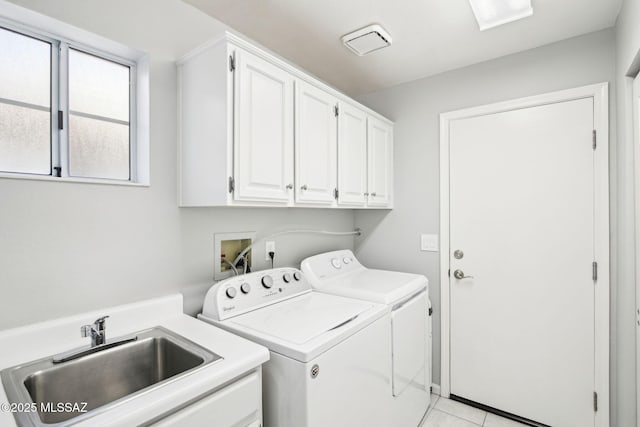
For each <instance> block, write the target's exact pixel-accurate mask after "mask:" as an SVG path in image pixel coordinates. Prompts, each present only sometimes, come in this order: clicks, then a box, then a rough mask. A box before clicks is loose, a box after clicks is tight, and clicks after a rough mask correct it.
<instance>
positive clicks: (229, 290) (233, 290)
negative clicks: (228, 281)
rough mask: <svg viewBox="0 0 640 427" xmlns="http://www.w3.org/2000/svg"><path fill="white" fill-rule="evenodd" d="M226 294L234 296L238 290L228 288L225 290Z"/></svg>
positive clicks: (230, 296)
mask: <svg viewBox="0 0 640 427" xmlns="http://www.w3.org/2000/svg"><path fill="white" fill-rule="evenodd" d="M225 293H226V294H227V296H228V297H229V298H235V297H236V294H237V293H238V291H236V288H228V289H227V292H225Z"/></svg>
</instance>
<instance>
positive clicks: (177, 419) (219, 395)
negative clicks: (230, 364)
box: [151, 370, 262, 427]
mask: <svg viewBox="0 0 640 427" xmlns="http://www.w3.org/2000/svg"><path fill="white" fill-rule="evenodd" d="M151 425H152V426H153V427H184V426H189V427H205V426H206V427H260V426H261V425H262V381H261V371H260V370H256V371H253V372H252V373H251V374H249V375H247V376H245V377H242V378H241V379H239V380H237V381H235V382H233V383H231V384H229V385H228V386H226V387H224V388H222V389H220V390H218V391H216V392H214V393H212V394H209V395H207V396H205V397H203V398H202V399H200V400H197V401H195V402H194V403H193V404H191V405H189V406H187V407H185V408H183V409H180V410H179V411H178V412H174V413H172V414H170V415H168V416H167V417H166V418H163V419H162V420H160V421H157V422H155V423H153V424H151Z"/></svg>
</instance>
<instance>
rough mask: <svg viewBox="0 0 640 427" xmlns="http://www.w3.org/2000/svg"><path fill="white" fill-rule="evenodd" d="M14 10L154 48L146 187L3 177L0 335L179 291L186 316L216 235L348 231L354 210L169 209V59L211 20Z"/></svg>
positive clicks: (124, 7) (122, 2) (347, 242)
mask: <svg viewBox="0 0 640 427" xmlns="http://www.w3.org/2000/svg"><path fill="white" fill-rule="evenodd" d="M14 3H17V4H20V5H23V6H25V7H29V8H31V9H34V10H36V11H39V12H42V13H45V14H47V15H50V16H52V17H54V18H57V19H60V20H62V21H65V22H68V23H70V24H72V25H75V26H77V27H80V28H83V29H86V30H88V31H92V32H95V33H97V34H100V35H103V36H105V37H108V38H111V39H113V40H116V41H119V42H122V43H124V44H127V45H130V46H133V47H135V48H138V49H140V50H144V51H147V52H149V53H150V55H151V117H150V119H151V187H150V188H129V187H121V186H109V185H91V184H71V183H60V182H42V181H27V180H16V179H0V195H1V201H0V287H1V289H2V298H0V313H2V315H1V316H0V329H4V328H8V327H13V326H18V325H23V324H27V323H32V322H36V321H41V320H45V319H50V318H55V317H60V316H67V315H70V314H73V313H78V312H83V311H88V310H92V309H96V308H99V307H105V306H108V305H114V304H121V303H127V302H132V301H136V300H141V299H146V298H150V297H154V296H159V295H166V294H169V293H173V292H178V291H184V292H185V294H186V295H187V296H188V297H189V300H188V301H187V304H186V308H187V310H188V311H189V312H194V311H195V310H197V309H198V307H197V306H198V304H199V303H201V301H202V297H203V292H204V291H205V290H206V288H207V287H208V286H209V285H210V283H211V282H212V277H213V259H212V258H213V233H215V232H224V231H226V232H230V231H256V232H257V233H258V237H260V236H264V235H266V234H269V233H272V232H274V231H281V230H285V229H289V228H291V227H296V228H299V227H304V228H315V229H331V230H351V229H352V228H353V225H354V224H353V212H351V211H327V210H313V209H240V208H182V209H180V208H178V207H177V203H176V200H177V196H176V191H177V179H176V150H177V149H176V132H177V131H176V117H177V111H176V99H177V98H176V90H177V89H176V67H175V64H174V61H175V59H176V58H178V57H179V56H181V55H182V54H184V53H186V52H187V51H188V50H189V49H191V48H193V47H195V46H197V45H199V44H201V43H203V42H204V41H206V40H208V39H209V38H212V37H214V36H215V35H217V34H218V33H220V31H222V30H223V28H224V27H223V25H222V24H220V23H219V22H218V21H216V20H214V19H212V18H210V17H209V16H207V15H205V14H203V13H201V12H200V11H198V10H196V9H194V8H192V7H191V6H189V5H186V4H184V3H182V2H181V1H179V0H163V1H161V2H158V1H153V0H137V1H135V2H131V1H127V0H112V1H108V2H106V1H102V0H60V1H55V2H52V1H48V0H16V1H15V2H14ZM276 242H277V255H276V257H277V258H276V265H285V264H288V265H297V264H299V262H300V260H301V259H302V258H304V257H305V256H307V255H310V254H313V253H316V252H321V251H325V250H332V249H338V248H352V247H353V238H352V237H326V236H311V235H288V236H282V237H279V238H277V239H276ZM258 249H259V251H258V253H255V259H256V260H263V259H264V255H263V254H264V247H262V246H261V247H259V248H258ZM257 267H258V268H260V267H266V264H265V263H264V261H261V262H260V263H259V265H257Z"/></svg>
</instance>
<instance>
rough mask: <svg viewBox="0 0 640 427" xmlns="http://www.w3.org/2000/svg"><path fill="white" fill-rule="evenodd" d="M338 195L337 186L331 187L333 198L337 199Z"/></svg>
mask: <svg viewBox="0 0 640 427" xmlns="http://www.w3.org/2000/svg"><path fill="white" fill-rule="evenodd" d="M339 195H340V192H339V191H338V189H337V188H334V189H333V198H334V199H336V200H338V196H339Z"/></svg>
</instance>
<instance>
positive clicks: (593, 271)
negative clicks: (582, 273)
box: [591, 261, 598, 282]
mask: <svg viewBox="0 0 640 427" xmlns="http://www.w3.org/2000/svg"><path fill="white" fill-rule="evenodd" d="M591 278H592V279H593V281H594V282H597V281H598V263H597V262H595V261H593V263H592V264H591Z"/></svg>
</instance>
